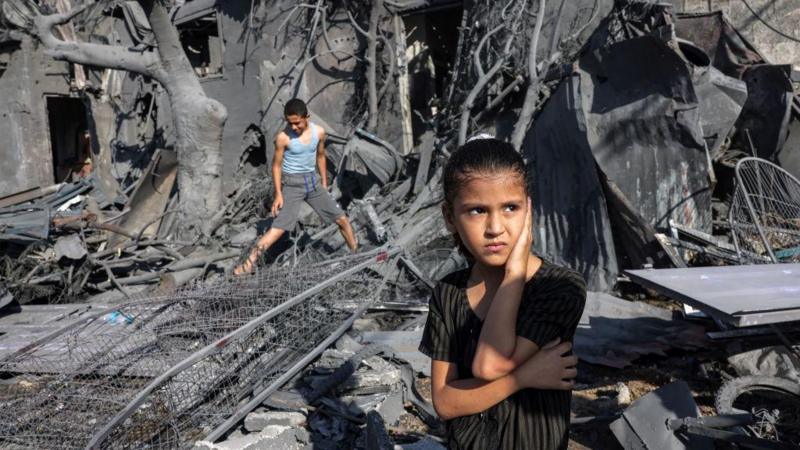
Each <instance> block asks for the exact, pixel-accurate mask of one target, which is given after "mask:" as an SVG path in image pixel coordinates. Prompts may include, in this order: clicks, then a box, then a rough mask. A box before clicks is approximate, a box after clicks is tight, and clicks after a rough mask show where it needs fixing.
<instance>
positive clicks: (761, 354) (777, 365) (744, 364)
mask: <svg viewBox="0 0 800 450" xmlns="http://www.w3.org/2000/svg"><path fill="white" fill-rule="evenodd" d="M728 362H729V363H730V365H731V366H732V367H733V368H734V369H735V370H736V374H737V375H739V376H740V377H746V376H750V375H761V376H768V377H779V378H786V379H789V380H794V381H795V382H798V383H800V372H798V370H800V358H798V356H797V354H796V353H795V352H792V351H789V350H788V349H787V348H786V347H785V346H769V347H764V348H757V349H754V350H750V351H746V352H741V353H735V354H733V355H731V356H729V357H728Z"/></svg>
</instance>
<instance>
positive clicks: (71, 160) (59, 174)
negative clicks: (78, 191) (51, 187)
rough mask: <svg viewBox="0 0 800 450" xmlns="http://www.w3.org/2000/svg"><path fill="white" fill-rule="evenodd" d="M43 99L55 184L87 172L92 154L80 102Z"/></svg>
mask: <svg viewBox="0 0 800 450" xmlns="http://www.w3.org/2000/svg"><path fill="white" fill-rule="evenodd" d="M45 98H46V100H47V121H48V123H49V127H50V147H51V149H52V152H53V178H54V181H55V182H56V183H62V182H68V181H70V180H71V179H73V178H74V175H78V174H81V173H84V174H85V173H86V172H87V171H91V157H92V152H91V139H90V138H89V134H88V130H89V127H88V120H87V115H86V114H87V111H86V105H85V104H84V103H83V100H81V99H79V98H74V97H66V96H47V97H45ZM87 166H88V167H87Z"/></svg>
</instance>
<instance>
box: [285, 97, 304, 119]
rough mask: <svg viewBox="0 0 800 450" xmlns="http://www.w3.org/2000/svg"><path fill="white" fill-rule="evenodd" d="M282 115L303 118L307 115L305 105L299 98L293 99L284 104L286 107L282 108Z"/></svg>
mask: <svg viewBox="0 0 800 450" xmlns="http://www.w3.org/2000/svg"><path fill="white" fill-rule="evenodd" d="M283 115H284V116H286V117H288V116H300V117H305V116H307V115H308V108H306V103H305V102H304V101H302V100H300V99H299V98H293V99H291V100H289V101H288V102H286V106H284V107H283Z"/></svg>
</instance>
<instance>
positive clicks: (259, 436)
mask: <svg viewBox="0 0 800 450" xmlns="http://www.w3.org/2000/svg"><path fill="white" fill-rule="evenodd" d="M310 440H311V437H310V436H309V434H308V431H306V430H305V429H303V428H293V427H288V426H282V425H269V426H267V427H266V428H264V429H263V430H262V431H261V432H260V433H253V434H248V435H245V436H242V437H237V438H235V439H230V440H227V441H223V442H220V443H217V444H214V443H211V442H208V441H198V442H196V443H195V445H194V447H193V450H300V449H303V448H305V446H306V445H307V444H308V443H309V442H310Z"/></svg>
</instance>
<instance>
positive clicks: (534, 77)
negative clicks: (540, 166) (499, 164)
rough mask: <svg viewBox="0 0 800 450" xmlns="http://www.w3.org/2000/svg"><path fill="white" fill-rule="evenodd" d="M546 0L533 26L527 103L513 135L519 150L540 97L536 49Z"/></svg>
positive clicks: (542, 1) (529, 53)
mask: <svg viewBox="0 0 800 450" xmlns="http://www.w3.org/2000/svg"><path fill="white" fill-rule="evenodd" d="M545 3H546V2H545V0H539V11H538V12H537V13H536V25H534V27H533V34H532V35H531V43H530V47H528V89H527V90H526V91H525V103H523V105H522V111H520V113H519V119H517V123H516V125H514V134H513V135H512V137H511V144H512V145H513V146H514V148H515V149H517V151H520V149H521V148H522V141H523V140H525V134H526V133H527V132H528V127H530V125H531V119H532V118H533V112H534V111H535V110H536V101H537V100H538V98H539V71H538V70H537V69H536V50H537V48H538V47H539V35H540V34H542V23H543V22H544V9H545V6H546V5H545Z"/></svg>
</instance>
